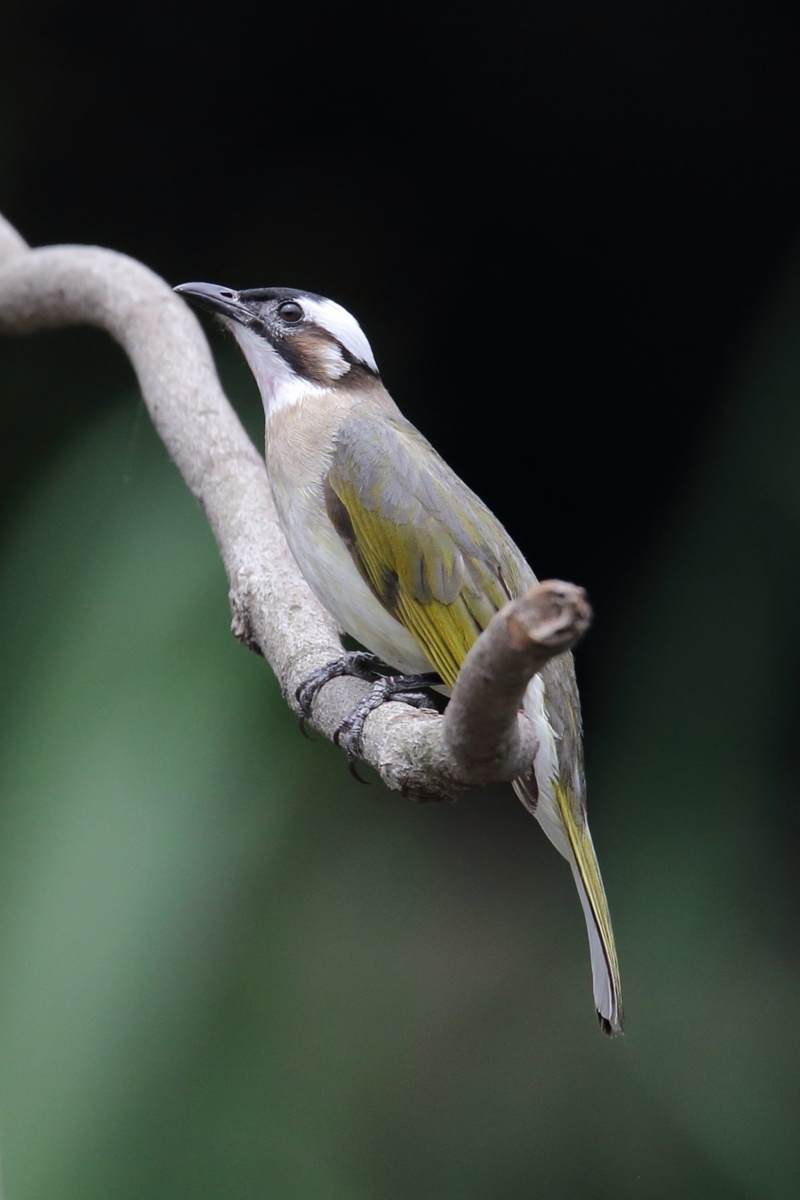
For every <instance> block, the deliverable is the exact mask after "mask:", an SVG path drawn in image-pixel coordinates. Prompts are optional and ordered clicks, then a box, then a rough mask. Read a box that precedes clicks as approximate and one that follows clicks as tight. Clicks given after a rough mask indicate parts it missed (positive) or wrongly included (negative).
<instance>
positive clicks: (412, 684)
mask: <svg viewBox="0 0 800 1200" xmlns="http://www.w3.org/2000/svg"><path fill="white" fill-rule="evenodd" d="M441 682H442V680H441V678H440V676H439V675H437V673H436V672H435V671H431V672H428V673H427V674H422V675H383V676H381V677H379V678H378V679H376V680H375V682H374V683H373V685H372V687H371V688H370V690H369V691H368V692H367V694H366V696H365V697H364V699H363V700H361V701H360V702H359V703H358V704H357V705H356V707H355V708H354V709H353V711H352V712H351V713H350V714H349V715H348V716H346V717H345V719H344V720H343V721H342V723H341V724H340V725H339V726H338V728H337V729H336V732H335V733H334V735H333V740H334V741H335V742H336V745H337V746H339V747H341V749H342V750H344V752H345V754H346V755H347V757H348V759H349V764H350V774H351V775H354V776H355V778H356V779H358V780H360V781H361V782H362V783H363V782H364V780H362V779H361V776H360V775H358V774H357V773H356V770H355V760H356V759H357V758H361V757H362V756H363V749H364V747H363V735H364V722H365V721H366V719H367V717H368V716H369V714H370V713H371V712H374V711H375V709H376V708H380V706H381V705H382V704H385V702H386V701H387V700H402V701H403V703H404V704H409V705H410V706H411V707H412V708H427V709H432V710H434V711H436V704H435V703H434V701H433V698H432V697H431V696H430V695H429V693H428V692H427V691H421V690H420V689H421V688H430V687H433V686H435V685H436V684H440V683H441Z"/></svg>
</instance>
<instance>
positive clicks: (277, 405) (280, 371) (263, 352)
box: [227, 321, 330, 417]
mask: <svg viewBox="0 0 800 1200" xmlns="http://www.w3.org/2000/svg"><path fill="white" fill-rule="evenodd" d="M227 324H228V326H229V328H230V329H231V330H232V332H233V335H234V337H235V338H236V340H237V342H238V343H239V345H240V347H241V350H242V353H243V354H244V356H245V358H246V359H247V363H248V366H249V367H250V370H251V371H252V372H253V375H254V377H255V381H256V383H257V384H258V390H259V392H260V393H261V400H262V403H263V405H264V413H265V415H266V416H267V417H269V416H271V415H272V414H273V413H276V412H280V411H281V409H285V408H291V407H292V406H293V405H295V404H299V402H300V401H301V400H302V399H303V397H304V396H308V395H309V394H315V395H320V396H323V395H325V393H326V392H329V391H330V388H328V387H324V386H323V385H322V384H319V383H312V382H311V381H310V380H308V379H301V378H300V377H299V376H298V375H295V373H294V371H293V370H292V368H291V367H290V366H289V364H288V363H287V362H286V360H285V358H283V356H282V355H281V354H279V353H278V351H277V350H276V349H275V347H274V346H273V345H271V343H270V342H268V341H267V339H266V338H264V337H259V336H258V334H257V333H253V331H252V330H251V329H248V328H247V327H246V326H245V325H240V324H239V322H238V321H228V322H227Z"/></svg>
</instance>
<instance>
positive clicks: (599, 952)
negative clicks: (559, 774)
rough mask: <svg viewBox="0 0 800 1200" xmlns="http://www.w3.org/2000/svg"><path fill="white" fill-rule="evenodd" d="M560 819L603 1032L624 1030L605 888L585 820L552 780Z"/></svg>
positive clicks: (610, 1032)
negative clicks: (566, 842)
mask: <svg viewBox="0 0 800 1200" xmlns="http://www.w3.org/2000/svg"><path fill="white" fill-rule="evenodd" d="M553 786H554V789H555V793H556V800H557V802H558V808H559V812H560V814H561V820H562V822H563V824H564V828H565V829H566V831H567V836H568V838H569V844H570V849H571V851H572V853H571V855H570V856H569V861H570V866H571V867H572V874H573V875H574V877H575V884H576V886H577V888H578V895H579V896H580V898H581V905H582V907H583V915H584V917H585V918H586V929H587V932H588V934H589V949H590V951H591V959H592V983H593V988H594V1002H595V1007H596V1008H597V1016H598V1019H599V1021H600V1025H601V1027H602V1030H603V1032H604V1033H607V1034H614V1033H622V1003H621V997H620V982H619V963H618V962H617V950H616V946H615V945H614V933H613V931H612V928H611V917H610V914H609V911H608V901H607V900H606V893H605V888H604V887H603V880H602V878H601V875H600V867H599V866H598V863H597V855H596V854H595V851H594V845H593V843H592V835H591V834H590V832H589V826H588V825H587V823H586V821H585V820H583V821H580V822H579V821H576V819H575V811H576V808H578V806H577V805H575V804H571V803H570V797H569V795H568V793H567V791H566V790H565V788H563V787H562V785H561V784H560V783H558V782H557V781H554V783H553Z"/></svg>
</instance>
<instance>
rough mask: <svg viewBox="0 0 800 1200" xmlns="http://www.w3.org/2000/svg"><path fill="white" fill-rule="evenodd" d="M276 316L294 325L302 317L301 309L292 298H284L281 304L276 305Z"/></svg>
mask: <svg viewBox="0 0 800 1200" xmlns="http://www.w3.org/2000/svg"><path fill="white" fill-rule="evenodd" d="M278 316H279V317H280V318H281V320H282V321H286V322H288V324H289V325H296V324H297V322H298V321H302V319H303V310H302V308H301V307H300V305H299V304H296V303H295V301H294V300H284V302H283V304H279V305H278Z"/></svg>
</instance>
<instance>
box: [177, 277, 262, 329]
mask: <svg viewBox="0 0 800 1200" xmlns="http://www.w3.org/2000/svg"><path fill="white" fill-rule="evenodd" d="M174 290H175V291H176V292H179V293H180V295H181V296H185V297H186V299H187V300H189V301H191V302H192V304H196V305H197V307H198V308H202V309H205V311H206V312H211V313H214V314H215V315H216V316H218V317H227V318H228V320H230V321H238V322H239V324H240V325H246V324H247V323H248V322H249V321H250V320H252V313H251V312H249V311H248V309H247V308H246V307H245V306H244V305H243V304H242V302H241V300H240V299H239V293H238V292H234V291H233V289H232V288H226V287H220V286H219V284H216V283H179V284H178V286H177V287H176V288H175V289H174Z"/></svg>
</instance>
